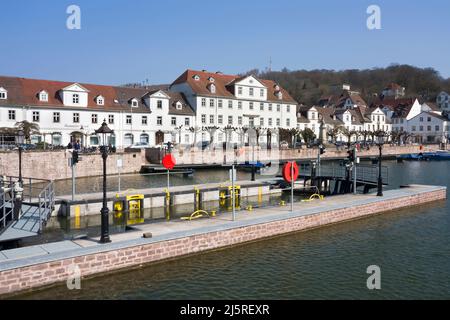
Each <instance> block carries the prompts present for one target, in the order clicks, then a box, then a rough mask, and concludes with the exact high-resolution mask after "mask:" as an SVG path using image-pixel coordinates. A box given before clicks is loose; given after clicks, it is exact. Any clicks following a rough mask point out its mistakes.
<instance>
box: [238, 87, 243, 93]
mask: <svg viewBox="0 0 450 320" xmlns="http://www.w3.org/2000/svg"><path fill="white" fill-rule="evenodd" d="M238 95H242V87H238Z"/></svg>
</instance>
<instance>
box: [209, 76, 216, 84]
mask: <svg viewBox="0 0 450 320" xmlns="http://www.w3.org/2000/svg"><path fill="white" fill-rule="evenodd" d="M208 80H209V82H211V83H213V82H214V81H216V80H214V78H213V77H209V78H208Z"/></svg>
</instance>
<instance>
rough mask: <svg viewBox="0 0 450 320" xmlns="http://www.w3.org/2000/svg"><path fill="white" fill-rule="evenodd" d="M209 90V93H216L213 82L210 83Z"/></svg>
mask: <svg viewBox="0 0 450 320" xmlns="http://www.w3.org/2000/svg"><path fill="white" fill-rule="evenodd" d="M209 91H211V93H216V86H215V85H214V84H210V85H209Z"/></svg>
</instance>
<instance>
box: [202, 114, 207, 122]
mask: <svg viewBox="0 0 450 320" xmlns="http://www.w3.org/2000/svg"><path fill="white" fill-rule="evenodd" d="M202 123H203V124H206V114H202Z"/></svg>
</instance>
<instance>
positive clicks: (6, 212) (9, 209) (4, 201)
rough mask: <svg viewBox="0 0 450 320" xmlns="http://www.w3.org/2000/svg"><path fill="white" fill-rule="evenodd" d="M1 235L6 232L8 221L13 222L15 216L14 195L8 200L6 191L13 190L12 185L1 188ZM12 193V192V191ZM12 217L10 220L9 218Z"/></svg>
mask: <svg viewBox="0 0 450 320" xmlns="http://www.w3.org/2000/svg"><path fill="white" fill-rule="evenodd" d="M0 187H1V188H2V189H1V190H0V234H1V233H2V232H3V231H4V230H5V228H6V226H7V224H8V221H9V220H12V216H13V214H14V201H13V197H12V195H10V196H9V198H8V193H9V192H6V190H12V186H11V185H3V186H0ZM11 192H12V191H11ZM9 216H11V218H10V219H8V217H9Z"/></svg>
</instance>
